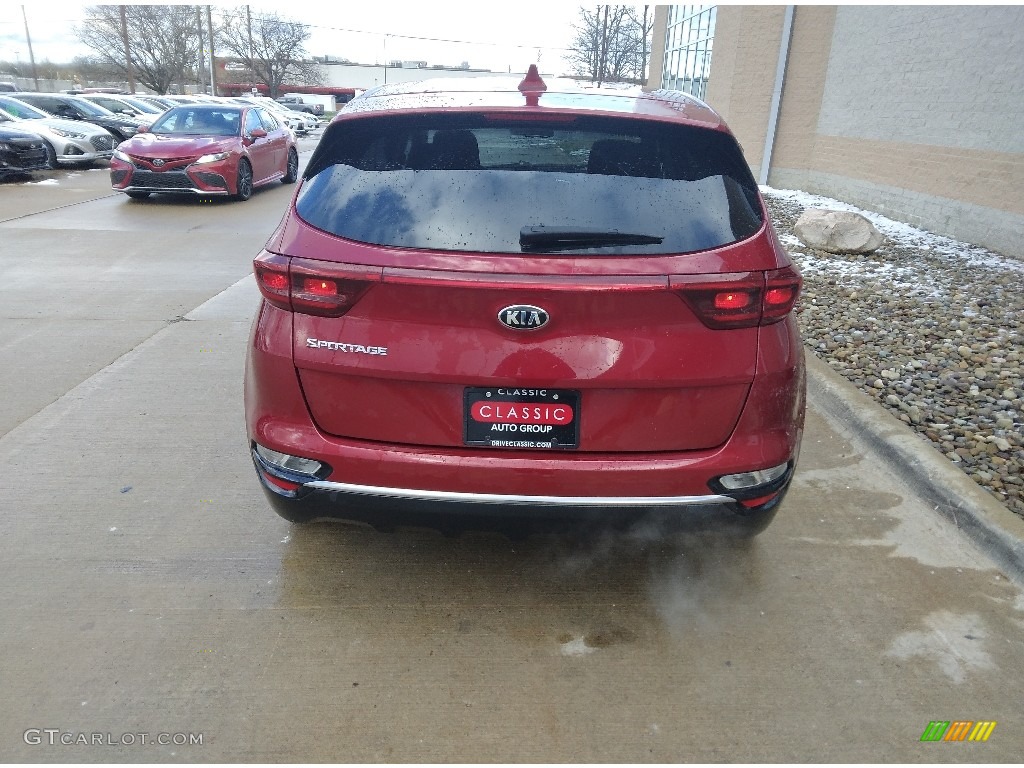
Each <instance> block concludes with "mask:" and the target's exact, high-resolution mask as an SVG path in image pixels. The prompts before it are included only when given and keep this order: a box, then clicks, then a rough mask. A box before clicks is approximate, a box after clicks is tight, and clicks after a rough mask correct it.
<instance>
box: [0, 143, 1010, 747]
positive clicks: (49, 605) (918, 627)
mask: <svg viewBox="0 0 1024 768" xmlns="http://www.w3.org/2000/svg"><path fill="white" fill-rule="evenodd" d="M308 146H309V145H308V143H307V145H306V149H307V150H308ZM304 156H308V155H305V153H304ZM39 178H40V179H46V178H52V179H54V180H56V183H55V184H45V185H42V184H36V185H27V184H25V183H23V182H10V181H8V182H4V183H0V243H2V245H0V266H2V270H3V274H4V278H5V279H4V280H2V281H0V353H2V355H3V364H2V366H0V386H2V391H3V393H4V397H3V398H2V399H0V563H2V569H3V570H2V573H3V579H4V587H5V588H4V589H3V590H2V591H0V683H2V689H3V691H4V696H3V697H2V698H0V759H3V760H5V761H25V762H44V761H47V762H55V761H56V762H125V761H146V762H183V761H188V762H223V761H232V762H233V761H246V762H276V761H288V762H316V761H332V762H370V761H399V762H406V761H408V762H421V761H427V762H446V761H457V762H478V761H481V762H483V761H530V762H567V761H572V762H648V761H659V762H681V761H769V762H776V761H783V762H789V761H794V762H796V761H800V762H803V761H828V762H847V761H849V762H861V761H872V762H883V761H884V762H922V761H926V762H1017V761H1019V760H1020V755H1021V754H1024V711H1022V709H1021V706H1020V700H1021V698H1020V691H1021V689H1022V685H1021V682H1022V673H1021V670H1022V669H1024V639H1022V638H1024V632H1022V630H1024V594H1022V591H1021V588H1020V586H1019V585H1018V584H1017V583H1015V582H1014V580H1013V579H1012V578H1010V574H1008V573H1007V572H1006V570H1005V569H1002V568H1001V567H1000V566H999V565H998V564H997V563H995V562H994V561H993V560H991V559H990V557H989V555H988V554H987V553H986V551H984V550H983V549H981V548H979V547H978V546H977V545H976V544H975V543H974V542H973V541H972V540H970V539H969V538H968V537H967V536H965V535H964V534H963V532H962V531H961V530H959V529H958V528H957V524H956V523H954V522H953V521H952V520H950V519H947V517H945V516H943V515H942V514H940V513H939V511H937V510H936V509H935V508H934V506H935V505H934V504H933V503H932V501H931V500H930V499H928V498H926V497H925V496H923V495H921V493H920V492H919V489H918V488H917V486H915V485H913V484H911V483H908V481H907V478H906V477H905V476H903V475H902V474H901V470H900V466H899V465H898V464H897V463H895V462H893V461H892V460H891V459H890V458H886V457H885V456H884V455H882V454H880V453H879V452H878V450H877V446H875V445H873V444H872V441H871V440H869V439H865V437H864V436H863V435H862V434H860V433H858V431H857V430H855V429H851V428H850V426H849V424H848V423H846V422H845V421H844V419H843V417H842V416H841V415H837V414H836V413H835V412H834V411H830V410H829V409H827V408H824V407H821V406H820V404H819V402H818V401H814V400H812V407H811V409H810V411H809V413H808V420H807V431H806V434H805V437H804V444H803V451H802V455H801V460H800V465H799V468H798V472H797V476H796V480H795V482H794V486H793V489H792V490H791V492H790V494H789V496H788V497H787V500H786V504H785V506H784V507H783V509H782V511H781V512H780V513H779V516H778V517H777V519H776V521H775V522H774V523H773V524H772V525H771V526H770V527H769V528H768V530H767V531H765V532H764V533H763V534H762V535H761V536H759V537H758V538H757V540H756V541H755V542H754V543H753V545H752V546H750V547H749V548H738V547H733V546H729V545H726V544H725V543H723V542H720V541H717V540H716V539H714V538H713V537H704V538H701V539H694V540H690V541H686V540H682V541H680V540H676V539H669V538H666V537H663V536H662V535H660V533H659V532H658V531H654V530H646V531H643V530H642V531H637V532H635V533H634V534H633V535H631V536H617V537H611V536H608V537H603V538H600V539H597V540H590V541H579V540H574V539H571V538H567V537H556V536H537V537H533V538H531V539H528V540H526V541H521V542H515V543H513V542H511V541H509V540H507V539H504V538H502V537H500V536H497V535H489V534H466V535H463V536H462V537H460V538H452V539H449V538H444V537H442V536H441V535H439V534H437V533H436V532H432V531H422V530H413V529H408V530H406V529H403V530H399V531H397V532H395V533H390V534H382V533H377V532H375V531H373V530H370V529H366V528H361V527H356V526H349V525H342V524H316V525H311V526H293V525H290V524H288V523H286V522H285V521H283V520H281V519H279V518H277V517H276V516H275V515H274V514H273V513H272V512H271V510H270V509H269V507H268V505H267V503H266V502H265V500H264V498H263V496H262V493H261V492H260V490H259V488H258V485H257V482H256V478H255V476H254V473H253V470H252V466H251V463H250V460H249V458H248V454H247V449H246V444H245V431H244V423H243V413H242V367H243V360H244V356H245V348H246V342H247V335H248V332H249V327H250V323H251V319H252V316H253V313H254V311H255V309H256V307H257V305H258V292H257V290H256V288H255V285H254V283H253V280H252V278H251V275H250V272H251V259H252V257H253V256H254V255H255V253H256V252H257V251H258V250H259V248H260V247H261V246H262V244H263V243H264V241H265V240H266V238H267V237H268V235H269V234H270V232H271V231H272V230H273V228H274V227H275V226H276V224H277V222H278V220H279V219H280V216H281V214H282V213H283V211H284V210H285V207H286V205H287V202H288V199H289V196H290V194H291V191H292V190H291V188H290V187H285V186H281V185H276V184H275V185H272V186H271V187H268V188H266V189H264V190H261V191H259V192H257V194H256V195H255V196H254V197H253V199H252V200H250V201H248V202H246V203H234V202H229V201H218V202H215V203H202V202H199V201H196V200H173V199H171V200H169V199H162V198H160V197H153V198H151V199H149V200H147V201H145V202H142V203H139V202H132V201H129V200H128V199H127V198H125V197H123V196H121V195H114V194H111V193H110V190H109V188H108V186H107V179H106V175H105V174H104V173H101V172H98V171H90V172H84V173H81V174H77V175H74V177H72V173H71V172H67V171H55V172H52V173H48V174H40V175H39ZM932 721H973V722H977V721H995V722H996V723H997V725H996V727H995V728H994V730H993V731H992V733H991V735H990V737H989V739H988V740H987V741H985V742H968V741H964V742H935V743H932V742H922V741H921V736H922V734H923V732H924V731H925V729H926V728H927V727H928V725H929V723H930V722H932ZM162 737H165V738H162ZM197 740H198V741H201V743H195V742H196V741H197ZM160 741H165V742H167V743H159V742H160ZM83 742H84V743H83ZM182 742H184V743H182ZM190 742H191V743H190Z"/></svg>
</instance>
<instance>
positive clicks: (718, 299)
mask: <svg viewBox="0 0 1024 768" xmlns="http://www.w3.org/2000/svg"><path fill="white" fill-rule="evenodd" d="M752 301H753V299H752V298H751V294H750V293H747V292H745V291H729V292H722V293H716V294H715V309H743V308H744V307H747V306H750V303H751V302H752Z"/></svg>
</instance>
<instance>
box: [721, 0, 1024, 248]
mask: <svg viewBox="0 0 1024 768" xmlns="http://www.w3.org/2000/svg"><path fill="white" fill-rule="evenodd" d="M784 11H785V8H784V6H719V7H718V22H717V28H716V33H715V41H714V53H713V58H712V61H711V74H710V80H709V82H708V89H707V101H708V103H710V104H711V106H712V107H714V108H715V109H716V110H718V111H719V112H720V113H721V114H722V116H723V117H724V118H725V120H726V122H727V123H728V124H729V126H730V127H731V128H732V130H733V131H734V132H735V133H736V135H737V138H738V139H739V141H740V143H741V144H742V146H743V148H744V153H745V155H746V158H747V161H748V163H749V164H750V166H751V168H752V169H753V170H754V173H755V175H757V172H758V171H759V169H760V167H761V161H762V154H763V151H764V146H765V139H766V135H767V129H768V125H769V118H770V114H769V112H770V107H771V98H772V92H773V88H774V85H775V71H776V65H777V62H778V57H779V48H780V42H781V37H782V29H783V17H784ZM1022 50H1024V8H1022V7H1020V6H990V7H982V6H953V7H927V6H796V7H795V9H794V17H793V26H792V34H791V38H790V44H789V48H788V60H787V65H786V72H785V80H784V87H783V91H782V99H781V103H780V108H779V115H778V123H777V129H776V134H775V140H774V144H773V149H772V155H771V167H770V173H769V176H768V183H769V184H771V185H772V186H775V187H790V188H798V189H804V190H806V191H808V192H816V193H819V194H825V195H829V196H832V197H836V198H838V199H841V200H845V201H848V202H851V203H855V204H858V205H862V206H864V207H866V208H870V209H872V210H877V211H880V212H882V213H885V214H886V215H889V216H891V217H893V218H895V219H898V220H901V221H906V222H909V223H911V224H914V225H916V226H920V227H922V228H924V229H928V230H930V231H933V232H938V233H940V234H945V235H949V236H951V237H956V238H958V239H961V240H966V241H968V242H972V243H977V244H980V245H984V246H987V247H989V248H992V249H994V250H997V251H1001V252H1003V253H1006V254H1009V255H1014V256H1018V257H1022V258H1024V55H1022V54H1021V51H1022Z"/></svg>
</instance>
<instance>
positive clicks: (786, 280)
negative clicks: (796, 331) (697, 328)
mask: <svg viewBox="0 0 1024 768" xmlns="http://www.w3.org/2000/svg"><path fill="white" fill-rule="evenodd" d="M671 286H672V289H673V290H674V291H675V292H676V293H677V294H678V295H679V296H680V298H682V299H683V301H685V302H686V303H687V305H689V307H690V309H692V310H693V313H694V314H695V315H697V317H698V319H700V321H701V322H702V323H704V325H706V326H707V327H708V328H713V329H715V330H719V329H723V328H753V327H755V326H758V325H770V324H771V323H777V322H778V321H780V320H782V319H783V318H785V317H786V315H788V314H789V313H790V312H791V311H792V310H793V306H794V305H795V304H796V300H797V297H798V296H799V295H800V275H799V274H798V273H797V272H796V270H795V269H793V268H792V267H786V268H784V269H773V270H770V271H768V272H738V273H730V274H721V275H677V276H673V277H672V278H671Z"/></svg>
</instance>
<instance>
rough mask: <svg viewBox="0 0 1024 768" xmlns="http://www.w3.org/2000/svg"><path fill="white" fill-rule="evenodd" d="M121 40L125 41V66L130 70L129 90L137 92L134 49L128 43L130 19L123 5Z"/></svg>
mask: <svg viewBox="0 0 1024 768" xmlns="http://www.w3.org/2000/svg"><path fill="white" fill-rule="evenodd" d="M121 42H122V43H124V66H125V70H126V71H127V72H128V92H129V93H135V76H134V75H133V74H132V49H131V46H130V45H129V44H128V21H127V20H126V19H125V15H124V6H123V5H122V6H121Z"/></svg>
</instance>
